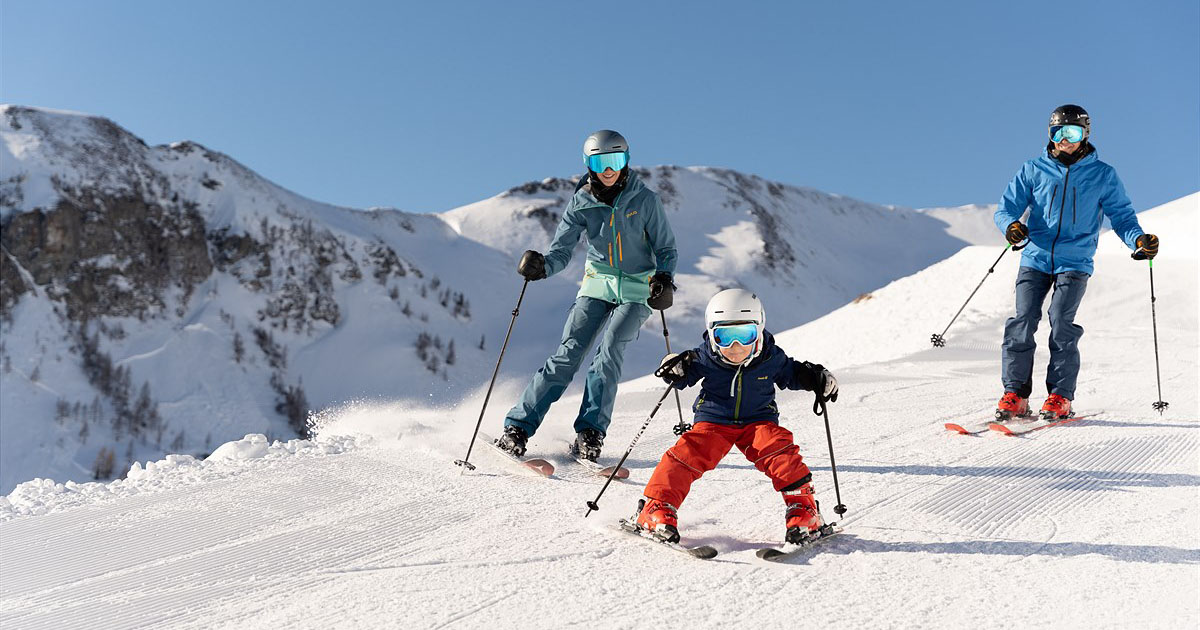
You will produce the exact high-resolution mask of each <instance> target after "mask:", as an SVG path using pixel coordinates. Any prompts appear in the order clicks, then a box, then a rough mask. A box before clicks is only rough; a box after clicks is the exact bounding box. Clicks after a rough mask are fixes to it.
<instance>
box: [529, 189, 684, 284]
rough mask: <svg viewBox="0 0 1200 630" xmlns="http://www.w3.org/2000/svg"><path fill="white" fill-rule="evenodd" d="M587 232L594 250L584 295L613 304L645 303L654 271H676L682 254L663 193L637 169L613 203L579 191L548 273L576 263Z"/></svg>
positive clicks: (550, 256) (560, 226) (550, 252)
mask: <svg viewBox="0 0 1200 630" xmlns="http://www.w3.org/2000/svg"><path fill="white" fill-rule="evenodd" d="M585 232H586V233H587V240H588V251H587V265H586V266H585V268H584V272H583V283H582V284H581V285H580V287H579V295H581V296H587V297H591V298H596V299H599V300H604V301H605V302H610V303H613V304H625V303H627V302H638V303H641V304H645V303H646V300H647V299H648V298H649V297H650V278H652V277H653V276H654V274H656V273H658V272H665V273H667V274H668V275H671V276H674V275H675V263H676V261H677V259H678V258H679V254H678V252H676V250H675V234H674V232H672V231H671V225H670V224H669V223H667V214H666V212H664V211H663V207H662V202H661V201H660V200H659V198H658V195H657V194H656V193H655V192H654V191H653V190H650V189H649V188H647V187H646V185H645V184H643V183H642V181H641V178H639V177H638V175H637V173H636V172H634V171H633V170H632V169H630V171H629V175H628V179H627V180H626V182H625V188H624V189H622V190H621V192H620V194H618V195H617V198H616V199H614V200H613V205H611V206H610V205H608V204H606V203H603V202H601V201H599V200H597V199H596V198H595V197H594V196H592V194H591V193H590V192H588V190H587V187H585V186H581V187H580V188H579V190H576V191H575V195H574V196H573V197H571V200H570V201H569V202H567V208H566V210H564V211H563V215H562V219H560V220H559V222H558V230H557V231H555V233H554V239H553V240H552V241H551V242H550V249H549V250H548V251H547V252H546V275H547V276H552V275H554V274H556V273H558V272H560V271H562V270H563V269H564V268H565V267H566V266H567V263H569V262H571V254H572V253H573V252H574V250H575V244H576V243H578V242H579V236H580V235H581V234H583V233H585Z"/></svg>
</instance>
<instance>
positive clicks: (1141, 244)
mask: <svg viewBox="0 0 1200 630" xmlns="http://www.w3.org/2000/svg"><path fill="white" fill-rule="evenodd" d="M1133 244H1134V245H1135V246H1137V251H1136V252H1133V259H1134V260H1146V259H1147V258H1149V259H1150V260H1154V257H1155V256H1157V255H1158V237H1157V236H1155V235H1153V234H1143V235H1141V236H1139V237H1137V240H1136V241H1134V243H1133Z"/></svg>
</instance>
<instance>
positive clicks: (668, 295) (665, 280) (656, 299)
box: [646, 271, 675, 311]
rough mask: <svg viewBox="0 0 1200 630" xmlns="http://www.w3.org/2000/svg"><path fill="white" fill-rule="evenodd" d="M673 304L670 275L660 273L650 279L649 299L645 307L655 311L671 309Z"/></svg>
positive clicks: (673, 297)
mask: <svg viewBox="0 0 1200 630" xmlns="http://www.w3.org/2000/svg"><path fill="white" fill-rule="evenodd" d="M674 302H675V285H674V284H672V283H671V274H669V273H667V272H665V271H660V272H658V273H656V274H654V277H653V278H650V299H648V300H646V305H647V306H649V307H650V308H652V309H654V310H657V311H665V310H667V309H669V308H671V304H673V303H674Z"/></svg>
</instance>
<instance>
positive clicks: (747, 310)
mask: <svg viewBox="0 0 1200 630" xmlns="http://www.w3.org/2000/svg"><path fill="white" fill-rule="evenodd" d="M733 322H752V323H754V324H755V325H756V326H758V340H757V341H755V343H754V350H753V351H752V352H751V353H750V359H753V358H754V357H757V356H758V354H759V352H761V351H762V346H763V333H764V331H765V328H766V325H767V314H766V312H765V311H763V306H762V302H760V301H759V299H758V296H757V295H755V294H753V293H751V292H749V291H747V290H745V289H725V290H724V291H721V292H720V293H718V294H716V295H714V296H712V299H711V300H709V301H708V306H706V307H704V327H705V329H707V330H708V344H709V346H711V347H712V349H713V352H717V353H718V354H719V353H720V351H719V349H718V348H717V342H716V340H714V339H713V334H712V330H713V328H714V327H715V326H718V325H720V324H728V323H733Z"/></svg>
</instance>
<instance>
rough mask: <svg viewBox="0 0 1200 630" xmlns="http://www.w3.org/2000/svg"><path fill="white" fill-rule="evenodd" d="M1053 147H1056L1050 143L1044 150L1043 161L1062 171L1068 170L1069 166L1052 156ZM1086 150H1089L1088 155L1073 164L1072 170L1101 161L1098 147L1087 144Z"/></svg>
mask: <svg viewBox="0 0 1200 630" xmlns="http://www.w3.org/2000/svg"><path fill="white" fill-rule="evenodd" d="M1053 146H1054V145H1053V144H1052V143H1049V142H1047V143H1046V148H1044V149H1042V159H1043V160H1045V161H1047V162H1048V163H1050V164H1053V165H1054V166H1056V167H1058V168H1060V169H1065V168H1067V165H1065V164H1063V163H1062V162H1059V161H1058V160H1057V159H1056V158H1055V157H1054V155H1052V154H1051V153H1050V149H1051V147H1053ZM1085 148H1086V150H1087V155H1085V156H1083V157H1081V158H1079V160H1078V161H1076V162H1075V163H1074V164H1071V168H1074V167H1077V166H1083V165H1085V164H1091V163H1092V162H1095V161H1097V160H1099V159H1100V157H1099V156H1100V153H1099V152H1098V151H1096V145H1094V144H1092V143H1090V142H1089V143H1087V146H1086V147H1085Z"/></svg>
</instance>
